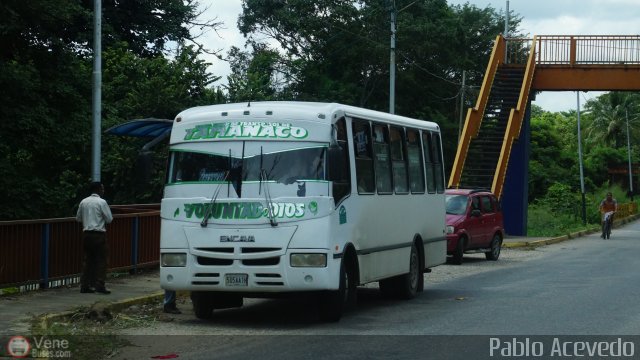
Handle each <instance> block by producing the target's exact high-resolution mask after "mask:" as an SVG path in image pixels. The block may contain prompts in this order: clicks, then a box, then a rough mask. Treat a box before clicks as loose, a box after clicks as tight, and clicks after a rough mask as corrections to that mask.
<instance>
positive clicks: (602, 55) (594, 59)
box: [536, 35, 640, 65]
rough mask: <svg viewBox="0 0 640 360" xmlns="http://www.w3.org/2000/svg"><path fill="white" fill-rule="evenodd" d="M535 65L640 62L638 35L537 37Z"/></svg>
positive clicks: (639, 37)
mask: <svg viewBox="0 0 640 360" xmlns="http://www.w3.org/2000/svg"><path fill="white" fill-rule="evenodd" d="M537 49H538V50H537V51H538V53H537V57H536V61H537V63H538V64H544V65H556V64H557V65H589V64H594V65H607V64H609V65H624V64H640V36H638V35H616V36H605V35H582V36H570V35H543V36H538V44H537Z"/></svg>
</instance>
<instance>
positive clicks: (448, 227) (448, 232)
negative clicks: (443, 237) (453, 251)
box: [447, 225, 456, 234]
mask: <svg viewBox="0 0 640 360" xmlns="http://www.w3.org/2000/svg"><path fill="white" fill-rule="evenodd" d="M454 232H456V228H454V227H453V226H451V225H447V234H453V233H454Z"/></svg>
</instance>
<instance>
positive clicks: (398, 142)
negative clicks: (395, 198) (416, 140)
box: [391, 126, 409, 194]
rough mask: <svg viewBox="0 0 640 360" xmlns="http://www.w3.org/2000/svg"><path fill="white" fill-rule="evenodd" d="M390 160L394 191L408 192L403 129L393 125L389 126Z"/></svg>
mask: <svg viewBox="0 0 640 360" xmlns="http://www.w3.org/2000/svg"><path fill="white" fill-rule="evenodd" d="M391 162H392V168H393V185H394V190H395V192H396V193H398V194H406V193H408V192H409V184H408V183H407V158H406V153H405V138H404V129H403V128H399V127H395V126H393V127H391Z"/></svg>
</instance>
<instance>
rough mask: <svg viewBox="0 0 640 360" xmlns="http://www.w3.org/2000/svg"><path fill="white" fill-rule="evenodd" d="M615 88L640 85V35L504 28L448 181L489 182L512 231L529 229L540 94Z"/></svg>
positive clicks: (458, 183)
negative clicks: (529, 34)
mask: <svg viewBox="0 0 640 360" xmlns="http://www.w3.org/2000/svg"><path fill="white" fill-rule="evenodd" d="M612 90H631V91H634V90H635V91H637V90H640V36H636V35H633V36H602V35H584V36H572V35H542V36H534V37H533V39H521V38H504V37H502V36H498V37H497V38H496V41H495V44H494V47H493V51H492V53H491V58H490V59H489V64H488V66H487V70H486V72H485V76H484V79H483V82H482V87H481V89H480V93H479V96H478V100H477V102H476V105H475V107H473V108H470V109H469V110H468V112H467V117H466V121H465V123H464V127H463V130H462V135H461V138H460V142H459V144H458V150H457V152H456V157H455V161H454V164H453V168H452V170H451V176H450V178H449V184H448V186H449V187H450V188H487V189H491V191H493V192H494V193H495V194H496V196H498V198H500V199H501V200H502V204H503V208H504V213H505V228H506V231H507V233H509V234H512V235H525V234H526V223H527V221H526V220H527V211H526V208H527V192H528V188H527V181H528V163H529V137H530V134H529V132H530V131H529V113H530V105H531V100H532V99H533V97H534V94H535V93H536V92H539V91H612Z"/></svg>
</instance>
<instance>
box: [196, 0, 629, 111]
mask: <svg viewBox="0 0 640 360" xmlns="http://www.w3.org/2000/svg"><path fill="white" fill-rule="evenodd" d="M447 2H448V3H449V4H451V5H460V4H464V3H467V2H468V3H470V4H472V5H475V6H476V7H478V8H485V7H487V6H490V7H492V8H494V9H496V10H498V11H504V9H505V8H506V4H507V1H506V0H447ZM201 4H202V6H208V9H207V11H206V12H205V13H204V15H203V17H205V18H214V17H215V18H217V20H218V21H221V22H223V23H224V28H222V29H220V30H219V31H218V32H217V33H216V32H209V33H207V34H206V35H205V36H204V38H203V41H204V42H205V45H206V46H208V48H209V49H212V50H221V54H223V55H224V54H226V52H227V51H228V50H229V48H230V47H231V46H237V47H240V48H242V47H243V45H244V40H245V39H244V37H243V36H242V34H240V32H239V31H238V29H237V27H236V22H237V19H238V15H239V14H240V13H241V12H242V6H241V5H242V2H241V0H201ZM509 10H510V12H511V13H516V14H518V15H520V16H521V17H522V18H523V19H522V21H521V23H520V29H521V31H522V32H524V33H525V34H527V35H528V36H530V37H533V35H640V21H639V19H640V0H510V1H509ZM205 59H206V60H207V61H208V62H211V63H212V66H211V67H210V70H211V71H212V72H213V73H214V74H215V75H217V76H222V77H223V80H221V81H220V82H218V83H217V85H220V84H222V83H225V82H226V80H224V79H226V76H227V75H228V74H229V72H230V70H229V66H228V64H227V63H226V62H224V61H221V60H219V59H217V58H215V57H213V56H211V57H207V58H205ZM488 60H489V59H487V61H488ZM600 94H602V93H601V92H586V93H585V92H581V93H580V104H581V106H582V105H583V104H584V103H585V102H586V100H588V99H591V98H593V97H596V96H598V95H600ZM534 104H536V105H538V106H541V107H542V108H543V109H544V110H547V111H566V110H570V109H575V108H576V105H577V104H576V93H575V92H542V93H540V94H538V95H537V97H536V99H535V101H534Z"/></svg>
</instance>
